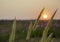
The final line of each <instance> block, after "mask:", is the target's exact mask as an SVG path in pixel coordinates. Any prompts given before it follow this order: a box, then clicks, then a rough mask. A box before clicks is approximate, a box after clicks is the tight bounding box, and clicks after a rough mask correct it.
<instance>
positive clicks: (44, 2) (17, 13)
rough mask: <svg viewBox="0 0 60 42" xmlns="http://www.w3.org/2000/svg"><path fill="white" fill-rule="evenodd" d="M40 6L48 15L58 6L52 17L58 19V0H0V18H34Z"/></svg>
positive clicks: (59, 8) (59, 4)
mask: <svg viewBox="0 0 60 42" xmlns="http://www.w3.org/2000/svg"><path fill="white" fill-rule="evenodd" d="M42 8H45V12H46V13H47V14H49V16H50V15H52V14H53V13H54V11H55V10H56V9H57V8H58V11H57V13H56V15H55V17H54V19H60V0H0V20H1V19H14V17H16V18H17V19H18V20H19V19H22V20H25V19H28V20H30V19H36V18H37V17H38V15H39V13H40V12H41V10H42Z"/></svg>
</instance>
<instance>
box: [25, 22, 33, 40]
mask: <svg viewBox="0 0 60 42" xmlns="http://www.w3.org/2000/svg"><path fill="white" fill-rule="evenodd" d="M32 25H33V24H32V22H31V23H30V25H29V28H28V33H27V37H26V40H29V39H30V35H31V31H32Z"/></svg>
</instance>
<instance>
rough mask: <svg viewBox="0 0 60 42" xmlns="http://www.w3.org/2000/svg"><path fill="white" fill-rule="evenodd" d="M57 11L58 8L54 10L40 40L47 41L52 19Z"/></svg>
mask: <svg viewBox="0 0 60 42" xmlns="http://www.w3.org/2000/svg"><path fill="white" fill-rule="evenodd" d="M56 12H57V9H56V11H55V12H54V14H53V15H52V17H51V19H50V20H49V22H48V24H47V26H46V27H45V29H44V31H43V35H42V39H41V40H40V41H39V42H46V40H47V34H48V31H49V29H50V26H51V24H52V21H53V17H54V16H55V14H56Z"/></svg>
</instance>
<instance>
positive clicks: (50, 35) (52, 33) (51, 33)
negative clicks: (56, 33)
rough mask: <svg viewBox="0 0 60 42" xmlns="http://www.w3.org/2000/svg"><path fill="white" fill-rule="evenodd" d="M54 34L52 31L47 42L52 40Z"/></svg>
mask: <svg viewBox="0 0 60 42" xmlns="http://www.w3.org/2000/svg"><path fill="white" fill-rule="evenodd" d="M52 34H53V33H51V34H50V35H49V36H48V38H47V40H46V42H51V40H52V38H51V37H52Z"/></svg>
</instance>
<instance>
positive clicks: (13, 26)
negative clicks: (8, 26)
mask: <svg viewBox="0 0 60 42" xmlns="http://www.w3.org/2000/svg"><path fill="white" fill-rule="evenodd" d="M15 31H16V18H15V19H14V21H13V25H12V32H11V34H10V37H9V42H14V39H15Z"/></svg>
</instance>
